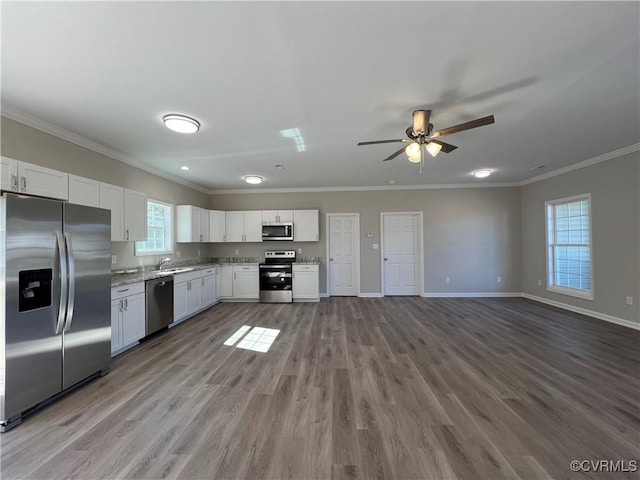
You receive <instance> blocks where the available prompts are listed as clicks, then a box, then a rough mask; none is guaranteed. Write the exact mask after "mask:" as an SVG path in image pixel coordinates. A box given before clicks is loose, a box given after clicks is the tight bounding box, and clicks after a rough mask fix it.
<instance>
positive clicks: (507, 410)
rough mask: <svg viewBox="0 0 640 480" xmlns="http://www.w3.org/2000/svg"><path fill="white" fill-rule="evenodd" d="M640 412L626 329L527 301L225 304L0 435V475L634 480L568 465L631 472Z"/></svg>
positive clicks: (639, 343) (638, 347) (635, 342)
mask: <svg viewBox="0 0 640 480" xmlns="http://www.w3.org/2000/svg"><path fill="white" fill-rule="evenodd" d="M242 325H251V326H261V327H269V328H276V329H280V330H281V332H280V334H279V335H278V337H277V338H276V340H275V342H274V343H273V345H272V347H271V349H270V350H269V351H268V352H267V353H258V352H253V351H249V350H242V349H238V348H235V347H229V346H224V345H222V343H223V342H224V341H225V340H226V339H227V338H228V337H229V336H231V335H232V334H233V333H234V332H235V331H236V330H237V329H238V328H240V327H241V326H242ZM639 409H640V334H639V332H637V331H633V330H630V329H627V328H624V327H619V326H617V325H612V324H607V323H605V322H601V321H599V320H595V319H590V318H589V317H584V316H581V315H577V314H573V313H569V312H564V311H562V310H559V309H555V308H552V307H548V306H544V305H541V304H538V303H535V302H531V301H528V300H524V299H515V298H513V299H425V298H417V297H402V298H400V297H395V298H393V297H391V298H384V299H381V298H380V299H378V298H367V299H360V298H335V297H334V298H331V299H325V300H323V301H321V302H320V303H318V304H293V305H290V304H289V305H280V304H249V303H244V304H243V303H236V304H231V303H225V304H221V305H217V306H215V307H214V308H212V309H210V310H209V311H207V312H204V313H202V314H200V315H199V316H197V317H195V318H193V319H191V320H189V321H187V322H185V323H184V324H182V325H180V326H178V327H176V328H174V329H172V330H170V331H169V332H166V333H162V334H160V335H157V336H155V337H153V338H151V339H150V340H148V341H145V342H144V343H143V344H142V345H140V346H138V347H136V348H135V349H133V350H131V351H129V352H127V353H125V354H123V355H121V356H119V357H117V358H116V359H114V361H113V364H112V371H111V373H110V374H109V375H107V376H106V377H104V378H101V379H98V380H96V381H93V382H91V383H89V384H88V385H86V386H84V387H83V388H81V389H80V390H78V391H76V392H74V393H72V394H71V395H70V396H68V397H66V398H64V399H62V400H61V401H58V402H56V403H54V404H53V405H51V406H49V407H47V408H46V409H45V410H43V411H41V412H39V413H36V414H34V415H32V416H31V417H29V418H28V419H27V420H26V421H25V422H24V423H23V424H22V425H20V426H19V427H17V428H16V429H15V430H12V431H10V432H8V433H5V434H3V435H1V436H0V442H1V443H0V446H1V460H2V464H1V474H2V479H5V480H6V479H54V478H55V479H57V478H73V479H94V478H109V479H116V478H118V479H121V478H147V479H151V478H185V479H200V478H202V479H263V478H269V479H315V478H318V479H385V480H386V479H491V480H493V479H548V478H554V479H564V478H638V474H637V473H631V472H617V473H605V474H595V473H572V472H571V470H570V465H569V464H570V461H571V460H574V459H578V460H583V459H584V460H601V459H605V460H621V461H625V462H629V461H631V460H635V461H638V460H640V450H639V445H640V411H639Z"/></svg>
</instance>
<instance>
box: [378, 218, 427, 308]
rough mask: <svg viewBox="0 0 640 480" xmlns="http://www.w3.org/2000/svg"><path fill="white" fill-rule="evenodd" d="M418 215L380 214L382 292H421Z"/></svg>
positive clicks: (391, 293) (395, 293)
mask: <svg viewBox="0 0 640 480" xmlns="http://www.w3.org/2000/svg"><path fill="white" fill-rule="evenodd" d="M420 223H421V222H419V215H418V214H414V213H409V214H404V213H397V214H395V213H394V214H391V213H385V214H382V231H383V251H382V255H383V268H384V294H385V295H420V289H421V282H420V275H421V269H420V268H419V266H420V262H421V261H422V260H421V258H420V257H421V255H420V248H419V243H418V242H419V237H420V235H419V229H420V228H422V227H421V225H420Z"/></svg>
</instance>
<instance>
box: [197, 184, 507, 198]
mask: <svg viewBox="0 0 640 480" xmlns="http://www.w3.org/2000/svg"><path fill="white" fill-rule="evenodd" d="M518 186H519V183H515V182H514V183H482V184H474V183H442V184H433V185H370V186H364V187H308V188H302V187H301V188H256V189H251V190H248V189H242V188H237V189H233V190H210V191H209V193H210V194H212V195H234V194H243V195H244V194H252V193H322V192H370V191H379V190H442V189H452V188H502V187H518Z"/></svg>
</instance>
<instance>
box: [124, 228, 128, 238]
mask: <svg viewBox="0 0 640 480" xmlns="http://www.w3.org/2000/svg"><path fill="white" fill-rule="evenodd" d="M125 240H129V229H128V228H127V231H126V234H125Z"/></svg>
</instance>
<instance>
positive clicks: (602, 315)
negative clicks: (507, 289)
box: [520, 293, 640, 330]
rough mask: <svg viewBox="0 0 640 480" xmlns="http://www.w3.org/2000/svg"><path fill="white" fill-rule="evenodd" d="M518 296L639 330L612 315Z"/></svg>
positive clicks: (635, 326)
mask: <svg viewBox="0 0 640 480" xmlns="http://www.w3.org/2000/svg"><path fill="white" fill-rule="evenodd" d="M520 296H521V297H523V298H528V299H529V300H533V301H535V302H540V303H546V304H547V305H551V306H554V307H558V308H562V309H564V310H569V311H571V312H575V313H581V314H582V315H587V316H589V317H593V318H597V319H598V320H604V321H605V322H611V323H615V324H618V325H622V326H623V327H628V328H633V329H634V330H640V323H636V322H632V321H631V320H625V319H624V318H618V317H614V316H613V315H607V314H606V313H600V312H594V311H593V310H588V309H586V308H582V307H576V306H574V305H569V304H567V303H562V302H556V301H555V300H549V299H548V298H542V297H536V296H535V295H530V294H528V293H522V294H520Z"/></svg>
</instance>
